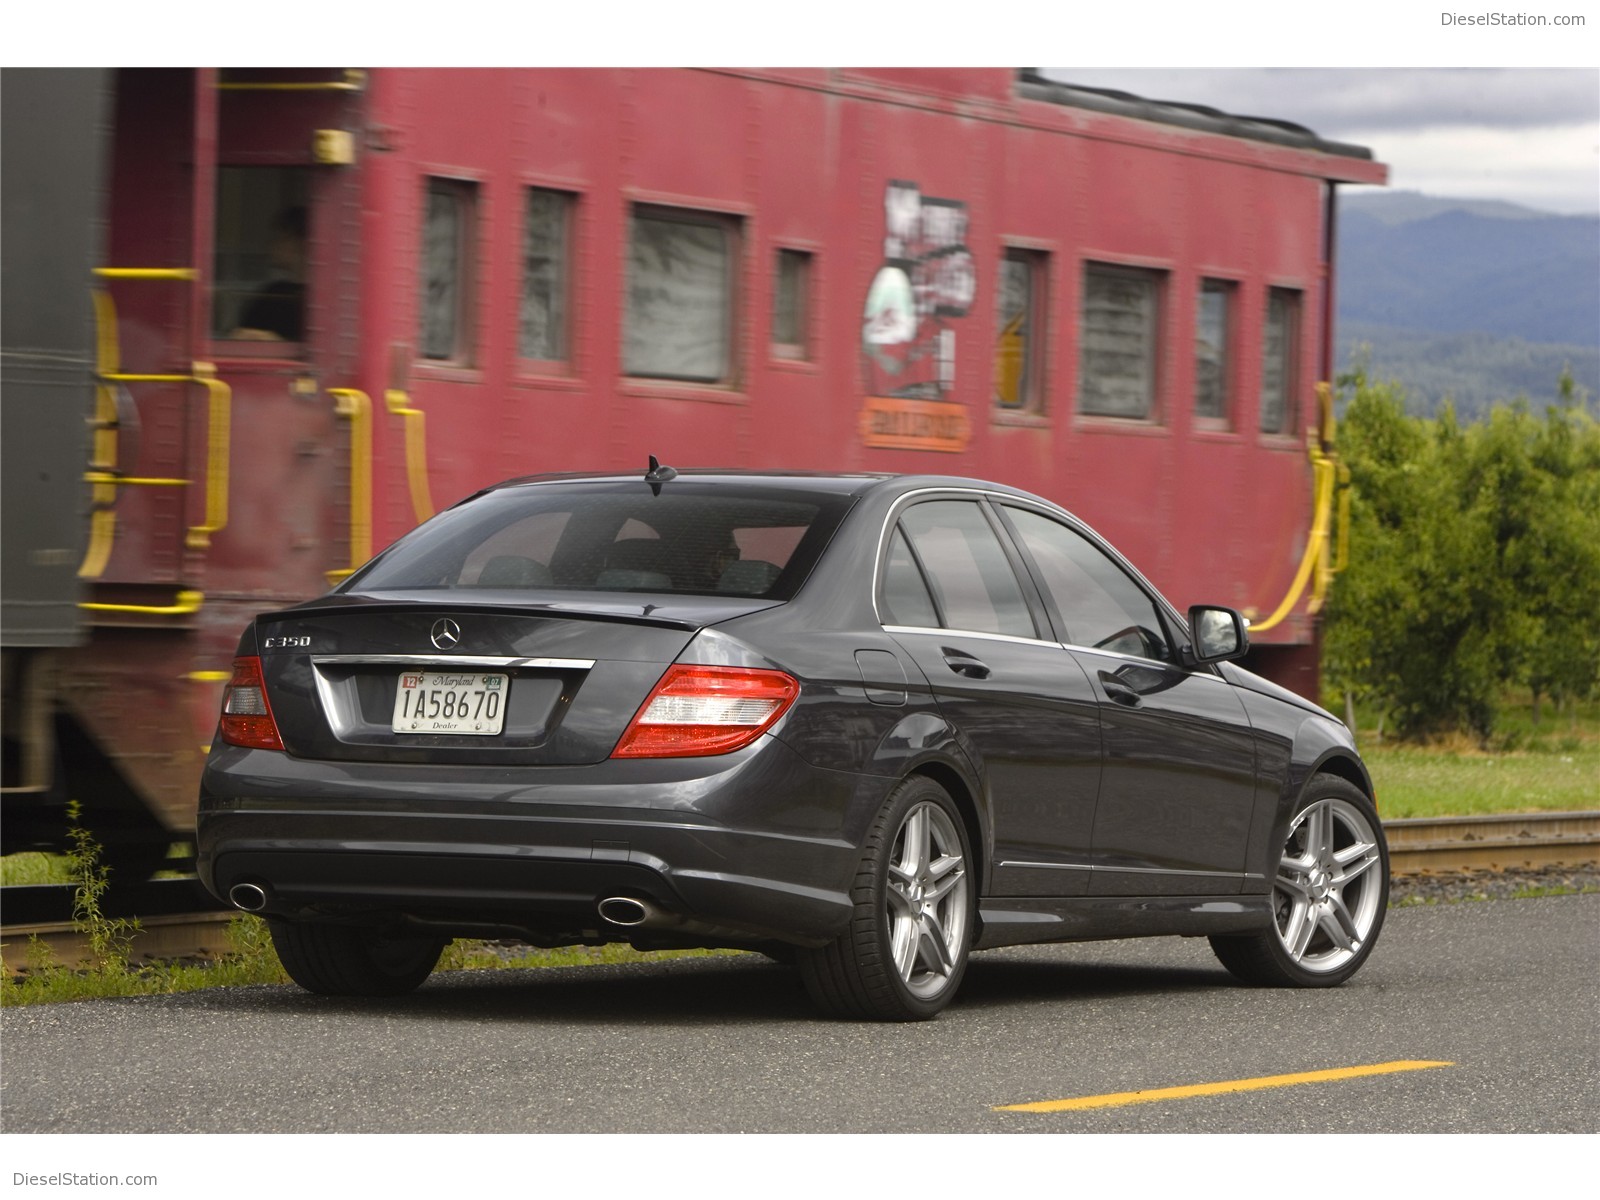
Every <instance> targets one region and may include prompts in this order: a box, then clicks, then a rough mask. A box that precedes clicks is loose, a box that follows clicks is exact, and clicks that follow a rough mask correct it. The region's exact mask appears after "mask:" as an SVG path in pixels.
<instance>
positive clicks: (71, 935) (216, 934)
mask: <svg viewBox="0 0 1600 1200" xmlns="http://www.w3.org/2000/svg"><path fill="white" fill-rule="evenodd" d="M1383 827H1384V831H1385V832H1386V833H1387V834H1388V837H1389V869H1390V873H1391V874H1392V875H1446V874H1459V873H1462V872H1467V871H1524V870H1539V869H1542V868H1547V867H1583V866H1592V865H1595V864H1597V863H1600V811H1594V812H1555V813H1514V814H1502V815H1492V816H1482V817H1444V818H1436V817H1418V818H1405V819H1402V820H1396V821H1385V822H1384V826H1383ZM3 904H4V907H3V910H0V922H3V924H0V944H3V945H0V949H3V952H4V957H5V966H6V970H7V971H13V972H14V971H16V970H17V969H19V968H20V967H23V966H25V965H26V963H27V956H28V946H29V941H30V939H31V938H32V937H33V936H35V935H37V936H38V938H39V939H40V940H41V941H42V942H44V943H45V944H46V945H48V946H49V947H50V948H51V951H52V952H53V953H54V955H55V958H56V961H58V962H74V961H77V960H78V959H79V958H80V957H81V956H82V954H83V953H84V951H85V949H86V946H85V939H84V937H83V935H82V934H80V933H78V932H77V931H76V930H74V928H73V926H72V920H71V909H72V889H71V888H70V887H68V886H64V885H55V886H36V887H9V888H6V889H5V890H4V895H3ZM107 915H108V916H134V915H137V916H138V918H139V924H140V927H141V928H140V932H139V934H138V935H137V937H136V938H135V939H134V944H133V956H134V958H135V959H136V960H140V959H145V960H155V959H174V958H215V957H217V956H218V955H220V954H222V953H224V952H226V951H227V949H228V939H227V935H226V932H225V930H226V927H227V924H228V922H229V921H230V920H232V919H233V916H234V914H233V913H232V912H231V911H226V910H222V909H220V908H219V907H218V906H217V902H216V901H215V900H214V899H213V898H212V897H211V896H210V894H209V893H207V892H206V891H205V889H203V888H202V887H201V886H200V884H199V882H198V881H197V880H193V879H173V880H161V881H155V882H151V883H146V884H141V885H139V886H138V887H137V888H134V889H128V890H124V891H123V892H122V893H120V894H115V895H114V897H113V899H112V901H111V902H110V904H109V905H108V911H107Z"/></svg>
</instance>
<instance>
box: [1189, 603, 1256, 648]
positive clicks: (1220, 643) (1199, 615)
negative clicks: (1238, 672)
mask: <svg viewBox="0 0 1600 1200" xmlns="http://www.w3.org/2000/svg"><path fill="white" fill-rule="evenodd" d="M1248 624H1249V623H1248V622H1247V621H1246V620H1245V619H1244V617H1242V616H1241V615H1240V614H1239V613H1237V612H1235V611H1234V610H1233V609H1231V608H1222V607H1220V606H1218V605H1213V604H1196V605H1194V606H1193V607H1192V608H1190V609H1189V635H1190V637H1191V638H1192V639H1193V641H1194V645H1193V648H1192V650H1191V651H1190V654H1191V657H1193V659H1194V661H1195V662H1197V663H1214V662H1226V661H1227V660H1228V659H1230V658H1240V657H1242V656H1243V655H1244V653H1245V651H1246V650H1248V649H1250V635H1249V633H1247V632H1246V629H1247V628H1248Z"/></svg>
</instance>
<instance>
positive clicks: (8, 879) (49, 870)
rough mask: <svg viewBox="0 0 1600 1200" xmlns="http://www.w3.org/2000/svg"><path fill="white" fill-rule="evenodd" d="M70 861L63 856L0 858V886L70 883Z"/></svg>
mask: <svg viewBox="0 0 1600 1200" xmlns="http://www.w3.org/2000/svg"><path fill="white" fill-rule="evenodd" d="M71 882H72V860H71V859H69V858H68V857H67V856H66V855H65V854H36V853H33V852H31V851H30V852H28V853H24V854H7V855H6V856H5V857H4V858H0V885H3V886H5V887H11V886H12V885H14V884H15V885H17V886H25V885H29V884H38V883H71Z"/></svg>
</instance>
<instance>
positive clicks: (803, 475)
mask: <svg viewBox="0 0 1600 1200" xmlns="http://www.w3.org/2000/svg"><path fill="white" fill-rule="evenodd" d="M674 479H683V480H692V481H694V482H696V483H726V484H729V485H738V484H744V485H746V486H750V485H754V486H758V487H762V488H778V489H791V488H792V489H794V490H796V491H809V492H832V493H835V494H841V495H849V496H860V495H863V494H865V493H866V492H869V491H874V490H876V489H878V488H881V487H883V488H889V489H891V490H892V491H894V492H895V493H897V494H898V493H900V492H903V491H915V490H919V489H923V488H939V487H952V488H982V489H984V490H992V491H999V492H1008V493H1011V494H1013V495H1018V496H1027V495H1029V493H1027V492H1024V491H1021V490H1020V489H1017V488H1014V487H1010V486H1009V485H1007V484H1003V483H992V482H989V481H986V480H982V479H969V478H965V477H962V476H955V475H898V474H893V473H890V472H881V471H853V472H830V471H786V470H749V469H742V468H720V467H684V468H676V469H674V473H673V474H672V475H671V476H670V477H668V478H667V479H664V480H649V479H647V478H646V477H645V473H644V472H642V471H641V472H617V471H604V472H600V471H594V472H590V471H562V472H554V473H548V474H542V475H522V476H518V477H517V478H515V479H507V480H505V481H504V482H502V483H497V484H494V485H493V486H492V487H489V488H485V489H484V490H485V491H499V490H501V489H504V488H514V487H527V486H534V485H542V484H572V483H583V484H589V483H649V482H659V483H660V484H661V486H663V487H671V486H672V481H673V480H674Z"/></svg>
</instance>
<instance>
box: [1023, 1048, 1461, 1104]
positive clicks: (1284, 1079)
mask: <svg viewBox="0 0 1600 1200" xmlns="http://www.w3.org/2000/svg"><path fill="white" fill-rule="evenodd" d="M1453 1066H1455V1063H1450V1062H1427V1061H1423V1060H1414V1059H1403V1060H1401V1061H1398V1062H1386V1063H1373V1064H1372V1065H1371V1066H1367V1067H1338V1068H1335V1069H1334V1070H1331V1071H1302V1072H1300V1073H1299V1074H1297V1075H1263V1076H1260V1077H1259V1078H1256V1079H1229V1080H1226V1081H1224V1082H1222V1083H1194V1084H1190V1085H1189V1086H1187V1087H1170V1088H1153V1089H1151V1090H1150V1091H1147V1092H1112V1093H1110V1094H1108V1095H1105V1096H1078V1097H1077V1098H1075V1099H1072V1100H1037V1101H1035V1102H1034V1103H1032V1104H997V1105H995V1108H994V1111H995V1112H1071V1111H1075V1110H1078V1109H1085V1108H1119V1107H1121V1106H1122V1105H1124V1104H1150V1103H1152V1102H1154V1101H1156V1100H1187V1099H1189V1098H1190V1097H1191V1096H1220V1095H1222V1094H1224V1093H1226V1092H1256V1091H1260V1090H1262V1089H1263V1088H1276V1087H1293V1086H1294V1085H1295V1084H1299V1083H1331V1082H1332V1081H1334V1080H1336V1079H1359V1078H1360V1077H1361V1076H1363V1075H1393V1074H1396V1073H1398V1072H1400V1071H1425V1070H1427V1069H1428V1068H1429V1067H1453Z"/></svg>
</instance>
